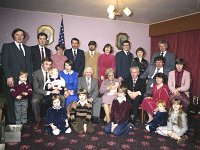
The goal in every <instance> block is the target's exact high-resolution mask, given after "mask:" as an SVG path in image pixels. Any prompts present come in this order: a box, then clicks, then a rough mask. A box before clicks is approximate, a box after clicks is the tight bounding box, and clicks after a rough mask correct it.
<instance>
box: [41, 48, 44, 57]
mask: <svg viewBox="0 0 200 150" xmlns="http://www.w3.org/2000/svg"><path fill="white" fill-rule="evenodd" d="M43 59H44V51H43V47H42V48H41V60H43Z"/></svg>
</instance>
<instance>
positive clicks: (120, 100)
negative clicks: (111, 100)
mask: <svg viewBox="0 0 200 150" xmlns="http://www.w3.org/2000/svg"><path fill="white" fill-rule="evenodd" d="M117 100H118V101H119V103H122V102H123V101H126V97H124V98H122V99H119V98H117Z"/></svg>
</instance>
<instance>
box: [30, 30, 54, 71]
mask: <svg viewBox="0 0 200 150" xmlns="http://www.w3.org/2000/svg"><path fill="white" fill-rule="evenodd" d="M37 39H38V45H35V46H31V55H32V61H33V71H36V70H38V69H40V68H41V61H42V59H43V58H45V57H49V58H50V57H51V50H50V49H48V48H46V47H45V46H46V44H47V39H48V36H47V34H46V33H43V32H41V33H38V35H37Z"/></svg>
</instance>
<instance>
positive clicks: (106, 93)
mask: <svg viewBox="0 0 200 150" xmlns="http://www.w3.org/2000/svg"><path fill="white" fill-rule="evenodd" d="M115 82H118V83H119V81H118V80H117V79H114V80H113V81H109V80H108V79H105V80H104V81H103V82H102V84H101V87H100V90H99V92H100V94H103V96H102V103H103V104H112V101H113V100H114V99H115V98H117V95H112V94H110V90H107V87H108V86H110V85H111V84H113V83H115Z"/></svg>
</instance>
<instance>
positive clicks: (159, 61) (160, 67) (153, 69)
mask: <svg viewBox="0 0 200 150" xmlns="http://www.w3.org/2000/svg"><path fill="white" fill-rule="evenodd" d="M164 65H165V58H164V57H162V56H157V57H155V59H154V65H149V66H148V68H147V70H146V71H145V72H144V73H143V74H142V75H141V76H140V78H143V79H146V80H147V81H148V82H147V88H146V93H145V94H144V96H145V97H146V96H150V95H151V93H152V87H153V83H155V79H154V76H155V75H156V74H157V73H164V74H165V75H166V76H168V74H169V72H170V69H169V68H168V67H164Z"/></svg>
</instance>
